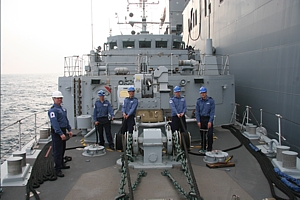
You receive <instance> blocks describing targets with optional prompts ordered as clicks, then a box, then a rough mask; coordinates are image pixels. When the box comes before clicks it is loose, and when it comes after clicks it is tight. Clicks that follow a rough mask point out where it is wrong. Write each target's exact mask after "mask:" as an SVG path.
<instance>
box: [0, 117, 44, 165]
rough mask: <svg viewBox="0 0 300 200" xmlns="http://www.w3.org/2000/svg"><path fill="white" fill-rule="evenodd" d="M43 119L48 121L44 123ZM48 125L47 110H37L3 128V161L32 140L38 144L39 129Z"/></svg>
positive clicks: (1, 131) (0, 132)
mask: <svg viewBox="0 0 300 200" xmlns="http://www.w3.org/2000/svg"><path fill="white" fill-rule="evenodd" d="M41 114H44V117H39V115H41ZM46 119H47V120H46ZM41 121H46V122H44V123H43V122H41ZM46 126H47V127H49V120H48V116H47V111H41V112H35V113H33V114H31V115H28V116H26V117H24V118H21V119H19V120H17V121H15V122H14V123H12V124H9V125H7V126H5V127H4V128H1V130H0V134H1V163H2V162H3V161H5V159H7V158H8V157H9V156H10V155H11V154H12V153H13V152H14V151H16V150H22V148H23V147H24V146H26V145H27V144H28V143H29V142H31V141H32V140H34V141H35V144H37V140H38V135H39V134H38V133H37V131H38V130H39V129H40V128H41V127H46ZM6 138H7V139H6ZM5 143H7V144H5ZM8 144H9V145H10V146H9V147H8V146H7V145H8Z"/></svg>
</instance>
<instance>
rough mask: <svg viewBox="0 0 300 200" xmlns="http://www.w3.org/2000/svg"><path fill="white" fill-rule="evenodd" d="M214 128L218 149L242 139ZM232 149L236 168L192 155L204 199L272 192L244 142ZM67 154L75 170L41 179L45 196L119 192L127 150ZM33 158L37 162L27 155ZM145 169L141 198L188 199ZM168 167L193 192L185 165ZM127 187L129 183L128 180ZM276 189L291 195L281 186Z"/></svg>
mask: <svg viewBox="0 0 300 200" xmlns="http://www.w3.org/2000/svg"><path fill="white" fill-rule="evenodd" d="M214 133H215V136H216V138H217V139H216V140H215V141H214V144H213V148H214V149H218V150H223V149H228V148H231V147H234V146H237V145H239V144H240V142H239V141H238V140H237V139H236V138H235V137H234V136H233V135H232V134H231V133H230V132H229V131H228V130H227V129H222V128H221V127H216V128H215V129H214ZM81 139H82V136H81V135H80V134H77V136H76V137H73V138H72V139H71V140H69V141H68V142H67V148H72V147H80V146H82V144H81V142H80V141H81ZM192 145H193V147H192V152H193V153H196V154H197V153H198V150H199V142H193V143H192ZM41 147H42V145H41ZM228 154H229V155H233V159H232V160H231V161H232V162H234V163H235V167H230V168H217V169H210V168H208V167H206V163H205V162H204V161H203V156H199V155H192V154H189V157H190V160H191V163H192V166H193V171H194V174H195V177H196V180H197V184H198V188H199V191H200V195H201V196H202V197H203V198H204V199H209V200H211V199H213V200H215V199H220V200H221V199H222V200H223V199H231V197H232V195H238V196H239V197H240V199H241V200H245V199H249V200H251V199H255V200H259V199H264V198H270V197H272V195H271V192H270V187H269V185H268V182H267V180H266V178H265V176H264V174H263V173H262V171H261V168H260V165H259V164H258V162H257V161H256V159H255V158H254V157H253V156H252V155H251V154H250V153H249V152H248V151H247V150H246V148H245V147H240V148H238V149H234V150H232V151H229V152H228ZM65 155H68V156H72V158H73V159H72V161H71V162H68V165H70V166H71V169H66V170H63V173H64V174H65V177H64V178H58V179H57V180H56V181H46V182H44V183H43V184H41V186H40V187H39V188H37V191H39V192H40V194H39V196H40V199H42V200H48V199H49V200H50V199H51V200H53V199H55V200H61V199H66V200H71V199H91V200H96V199H97V200H110V199H114V198H115V197H116V196H118V195H119V187H120V180H121V174H120V173H119V168H120V166H118V165H116V161H117V160H118V159H119V158H120V156H121V155H122V152H118V151H111V150H106V155H104V156H100V157H85V156H82V149H81V148H77V149H76V148H74V149H72V150H67V151H66V154H65ZM28 162H32V161H29V160H28ZM139 171H140V169H130V172H131V182H132V184H133V183H134V182H135V180H136V175H137V173H138V172H139ZM145 171H146V172H147V176H146V177H143V178H142V180H141V183H140V184H139V185H138V187H137V188H136V191H134V192H133V194H134V197H135V199H136V200H143V199H174V200H176V199H184V196H183V195H182V194H181V193H180V192H179V191H178V190H177V189H176V188H175V187H174V185H173V184H172V183H171V181H170V180H169V178H168V177H165V176H162V175H161V172H162V171H163V170H162V169H155V170H154V169H146V170H145ZM169 171H170V173H171V175H172V176H173V177H174V178H175V180H176V181H177V182H178V183H179V184H180V185H181V186H182V188H184V190H185V192H189V191H190V190H189V186H188V184H187V179H186V177H185V176H184V174H183V172H182V171H181V170H180V168H179V167H176V168H173V169H170V170H169ZM125 190H126V191H128V189H127V185H125ZM25 193H26V188H25V187H3V194H2V197H1V199H3V200H5V199H9V200H11V199H25ZM276 194H277V195H279V196H281V197H283V198H286V196H285V195H283V194H282V193H280V192H279V191H278V190H276ZM31 199H34V197H32V198H31Z"/></svg>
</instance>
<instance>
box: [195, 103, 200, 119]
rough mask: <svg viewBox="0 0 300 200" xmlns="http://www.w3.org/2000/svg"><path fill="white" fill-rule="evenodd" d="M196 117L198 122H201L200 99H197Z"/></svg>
mask: <svg viewBox="0 0 300 200" xmlns="http://www.w3.org/2000/svg"><path fill="white" fill-rule="evenodd" d="M196 119H197V122H198V123H199V122H200V105H199V100H197V101H196Z"/></svg>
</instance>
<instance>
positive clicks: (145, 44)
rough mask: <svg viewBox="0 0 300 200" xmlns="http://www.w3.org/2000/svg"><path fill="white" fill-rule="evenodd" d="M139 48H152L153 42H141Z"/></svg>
mask: <svg viewBox="0 0 300 200" xmlns="http://www.w3.org/2000/svg"><path fill="white" fill-rule="evenodd" d="M139 48H151V41H139Z"/></svg>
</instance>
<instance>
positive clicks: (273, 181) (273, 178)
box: [222, 125, 300, 200]
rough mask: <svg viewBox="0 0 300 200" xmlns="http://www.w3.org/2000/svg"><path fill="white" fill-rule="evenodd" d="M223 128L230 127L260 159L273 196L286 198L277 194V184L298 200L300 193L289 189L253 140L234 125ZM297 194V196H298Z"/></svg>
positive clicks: (281, 189)
mask: <svg viewBox="0 0 300 200" xmlns="http://www.w3.org/2000/svg"><path fill="white" fill-rule="evenodd" d="M222 128H225V129H229V130H230V131H231V133H232V134H233V135H234V136H235V137H236V138H237V139H238V140H239V141H240V142H241V143H242V144H243V145H244V146H245V147H246V149H247V150H248V151H249V152H250V153H251V154H252V155H253V156H254V157H255V158H256V160H257V161H258V163H259V164H260V167H261V169H262V171H263V173H264V175H265V176H266V178H267V180H268V183H269V186H270V190H271V193H272V196H273V197H274V198H275V199H278V200H284V198H282V197H279V196H277V195H276V194H275V190H274V189H275V188H274V187H275V186H276V187H277V188H278V189H279V190H280V191H282V192H283V193H285V194H286V195H287V196H288V197H289V199H292V200H297V197H300V195H299V193H296V192H294V191H292V190H291V189H289V188H288V187H287V186H286V185H285V184H284V183H283V182H282V181H281V180H280V179H279V178H278V176H277V174H276V173H275V171H274V166H273V164H272V163H271V161H270V159H269V158H268V157H267V156H266V155H265V154H264V153H262V152H261V151H260V150H259V149H257V148H256V147H255V146H254V145H253V144H252V143H251V141H250V140H249V139H248V138H246V137H245V136H243V134H242V133H241V132H240V131H239V130H238V129H236V128H235V127H234V126H232V125H223V126H222ZM296 196H297V197H296Z"/></svg>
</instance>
